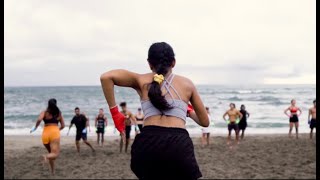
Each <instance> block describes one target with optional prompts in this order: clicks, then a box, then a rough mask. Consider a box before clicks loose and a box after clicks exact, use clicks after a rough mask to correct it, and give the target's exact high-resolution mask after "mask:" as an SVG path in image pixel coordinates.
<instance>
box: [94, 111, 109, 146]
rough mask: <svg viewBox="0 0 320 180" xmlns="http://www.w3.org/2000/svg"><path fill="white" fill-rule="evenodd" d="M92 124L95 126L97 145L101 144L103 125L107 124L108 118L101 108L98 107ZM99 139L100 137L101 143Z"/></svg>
mask: <svg viewBox="0 0 320 180" xmlns="http://www.w3.org/2000/svg"><path fill="white" fill-rule="evenodd" d="M94 125H95V127H96V133H97V143H98V145H100V146H103V143H104V131H105V127H106V126H108V119H107V116H105V115H104V112H103V109H102V108H100V109H99V114H98V115H97V116H96V119H95V122H94ZM100 137H101V138H100ZM100 139H101V144H100Z"/></svg>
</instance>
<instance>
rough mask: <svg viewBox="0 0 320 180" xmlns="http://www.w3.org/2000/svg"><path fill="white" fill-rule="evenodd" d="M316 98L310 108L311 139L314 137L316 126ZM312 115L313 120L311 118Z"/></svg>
mask: <svg viewBox="0 0 320 180" xmlns="http://www.w3.org/2000/svg"><path fill="white" fill-rule="evenodd" d="M316 104H317V103H316V100H314V101H313V107H312V108H310V109H309V115H308V123H309V124H310V129H311V131H310V139H312V134H313V128H316V115H317V113H316ZM310 116H311V120H310Z"/></svg>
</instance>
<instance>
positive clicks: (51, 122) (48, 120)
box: [43, 115, 59, 124]
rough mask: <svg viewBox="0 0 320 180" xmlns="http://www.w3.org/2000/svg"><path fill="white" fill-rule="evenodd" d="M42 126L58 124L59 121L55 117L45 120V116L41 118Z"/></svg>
mask: <svg viewBox="0 0 320 180" xmlns="http://www.w3.org/2000/svg"><path fill="white" fill-rule="evenodd" d="M43 121H44V124H59V121H58V119H57V118H56V117H52V118H51V119H46V115H44V118H43Z"/></svg>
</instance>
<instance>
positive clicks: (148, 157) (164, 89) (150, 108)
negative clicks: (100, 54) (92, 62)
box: [100, 42, 209, 179]
mask: <svg viewBox="0 0 320 180" xmlns="http://www.w3.org/2000/svg"><path fill="white" fill-rule="evenodd" d="M147 60H148V63H149V67H150V69H151V71H152V72H151V73H146V74H138V73H134V72H130V71H127V70H111V71H108V72H106V73H104V74H102V75H101V77H100V80H101V85H102V89H103V92H104V95H105V98H106V100H107V103H108V105H109V107H110V111H111V114H112V118H113V120H114V122H115V126H116V127H117V129H118V130H119V131H120V133H121V135H122V137H124V136H125V134H124V131H125V130H124V128H125V126H124V123H123V121H124V120H125V116H124V115H123V114H122V113H120V112H119V110H118V106H117V105H116V101H115V95H114V85H117V86H122V87H131V88H133V89H135V90H136V91H137V93H138V95H139V96H140V101H141V107H142V110H143V112H144V114H145V119H144V122H143V128H142V131H141V133H140V134H138V135H137V136H136V137H135V140H134V142H133V144H132V146H131V165H130V166H131V170H132V171H133V172H134V174H135V175H136V176H137V177H138V178H139V179H198V178H200V177H202V174H201V172H200V170H199V167H198V164H197V161H196V159H195V155H194V146H193V143H192V140H191V138H190V136H189V134H188V131H187V130H186V126H185V122H186V116H187V114H188V116H190V117H191V118H192V119H193V120H194V121H195V122H196V123H198V124H199V125H200V126H203V127H207V126H208V125H209V120H208V115H207V112H206V110H205V107H204V105H203V103H202V100H201V98H200V96H199V94H198V92H197V90H196V87H195V85H194V84H193V83H192V81H191V80H189V79H188V78H185V77H183V76H179V75H175V74H174V73H173V72H172V69H173V68H174V67H175V65H176V60H175V57H174V52H173V49H172V48H171V46H170V45H169V44H167V43H165V42H159V43H154V44H152V45H151V46H150V48H149V51H148V58H147ZM189 101H190V102H191V104H192V105H191V104H189V105H188V102H189ZM192 106H193V107H194V110H193V108H192Z"/></svg>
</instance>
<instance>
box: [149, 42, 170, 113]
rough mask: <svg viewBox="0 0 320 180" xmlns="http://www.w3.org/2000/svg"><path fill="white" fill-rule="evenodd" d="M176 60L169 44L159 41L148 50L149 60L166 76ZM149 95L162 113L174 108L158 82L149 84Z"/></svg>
mask: <svg viewBox="0 0 320 180" xmlns="http://www.w3.org/2000/svg"><path fill="white" fill-rule="evenodd" d="M174 61H175V58H174V52H173V49H172V47H171V46H170V45H169V44H167V43H165V42H158V43H154V44H152V45H151V46H150V48H149V51H148V62H149V64H150V65H152V66H153V68H154V70H155V72H156V73H157V74H162V75H163V76H165V75H166V74H167V73H168V71H169V68H170V66H171V65H172V63H173V62H174ZM148 96H149V99H150V101H151V103H152V104H153V106H154V107H156V108H157V109H158V110H160V111H161V113H163V111H165V110H169V109H171V108H172V107H171V106H170V105H169V104H168V102H167V100H166V99H165V97H164V96H163V95H162V91H161V87H160V84H159V83H158V82H156V81H153V82H152V83H151V84H150V85H149V91H148Z"/></svg>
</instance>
